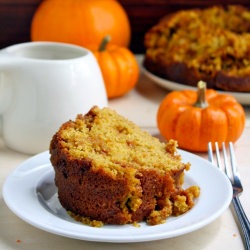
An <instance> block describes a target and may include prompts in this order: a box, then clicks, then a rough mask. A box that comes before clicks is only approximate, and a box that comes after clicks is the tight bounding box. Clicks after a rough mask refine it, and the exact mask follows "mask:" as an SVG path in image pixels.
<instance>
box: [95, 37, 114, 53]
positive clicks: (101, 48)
mask: <svg viewBox="0 0 250 250" xmlns="http://www.w3.org/2000/svg"><path fill="white" fill-rule="evenodd" d="M110 40H111V36H109V35H107V36H105V37H104V38H103V39H102V42H101V44H100V46H99V49H98V51H100V52H101V51H104V50H106V46H107V44H108V43H109V42H110Z"/></svg>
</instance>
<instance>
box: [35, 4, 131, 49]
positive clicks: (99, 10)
mask: <svg viewBox="0 0 250 250" xmlns="http://www.w3.org/2000/svg"><path fill="white" fill-rule="evenodd" d="M106 34H109V35H110V36H112V42H111V43H113V44H117V45H119V46H125V47H128V46H129V43H130V38H131V27H130V23H129V19H128V16H127V14H126V12H125V10H124V8H123V7H122V5H121V4H120V3H119V2H118V1H116V0H44V1H43V2H42V3H41V4H40V6H39V7H38V8H37V10H36V11H35V13H34V16H33V19H32V23H31V40H32V41H55V42H65V43H72V44H76V45H80V46H83V47H85V48H89V49H97V48H98V46H99V45H100V43H101V41H102V39H103V37H104V36H105V35H106Z"/></svg>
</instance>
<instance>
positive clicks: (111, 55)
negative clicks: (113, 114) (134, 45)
mask: <svg viewBox="0 0 250 250" xmlns="http://www.w3.org/2000/svg"><path fill="white" fill-rule="evenodd" d="M110 39H111V37H110V36H105V37H104V39H103V41H102V43H101V44H100V47H99V49H98V50H93V54H94V55H95V57H96V59H97V62H98V64H99V66H100V69H101V71H102V76H103V79H104V83H105V87H106V91H107V96H108V98H114V97H119V96H122V95H124V94H126V93H128V92H129V91H130V90H131V89H132V88H133V87H134V86H135V85H136V83H137V80H138V78H139V73H140V70H139V66H138V63H137V61H136V58H135V56H134V54H133V53H132V52H131V51H130V50H129V49H128V48H125V47H121V46H117V45H112V46H109V47H107V45H108V43H109V41H110Z"/></svg>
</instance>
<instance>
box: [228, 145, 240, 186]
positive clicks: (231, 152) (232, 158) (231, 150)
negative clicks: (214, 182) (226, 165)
mask: <svg viewBox="0 0 250 250" xmlns="http://www.w3.org/2000/svg"><path fill="white" fill-rule="evenodd" d="M229 151H230V156H231V158H230V160H231V166H232V172H233V176H237V175H239V173H238V169H237V164H236V158H235V153H234V149H233V143H232V142H230V143H229ZM233 181H234V180H233Z"/></svg>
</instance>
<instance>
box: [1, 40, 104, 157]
mask: <svg viewBox="0 0 250 250" xmlns="http://www.w3.org/2000/svg"><path fill="white" fill-rule="evenodd" d="M94 105H98V106H99V107H104V106H107V105H108V104H107V95H106V91H105V86H104V82H103V79H102V75H101V71H100V69H99V66H98V64H97V62H96V60H95V58H94V56H93V54H92V53H91V52H90V51H88V50H86V49H84V48H81V47H78V46H75V45H70V44H64V43H54V42H28V43H22V44H17V45H13V46H10V47H7V48H5V49H3V50H1V51H0V119H1V128H0V129H1V133H0V134H2V137H3V140H4V141H5V144H6V145H7V146H8V147H9V148H12V149H14V150H17V151H19V152H23V153H28V154H35V153H38V152H41V151H44V150H48V148H49V143H50V140H51V138H52V135H53V134H54V133H55V132H56V131H57V130H58V128H59V127H60V125H61V124H62V123H64V122H66V121H68V120H69V119H74V118H75V117H76V115H77V114H79V113H82V114H84V113H86V112H87V111H88V110H89V109H90V108H91V107H92V106H94Z"/></svg>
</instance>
